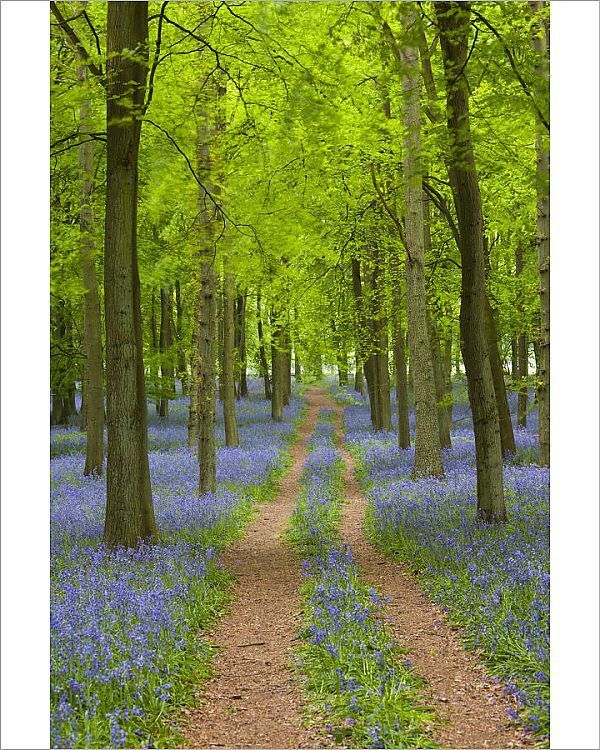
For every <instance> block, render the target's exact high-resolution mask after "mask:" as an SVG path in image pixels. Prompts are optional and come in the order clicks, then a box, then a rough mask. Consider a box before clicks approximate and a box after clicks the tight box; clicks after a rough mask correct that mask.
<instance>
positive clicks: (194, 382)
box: [187, 281, 201, 451]
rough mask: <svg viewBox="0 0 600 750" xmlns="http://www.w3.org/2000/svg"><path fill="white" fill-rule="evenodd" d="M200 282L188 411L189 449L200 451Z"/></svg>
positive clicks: (195, 306)
mask: <svg viewBox="0 0 600 750" xmlns="http://www.w3.org/2000/svg"><path fill="white" fill-rule="evenodd" d="M199 286H200V284H199V281H198V290H197V291H196V296H195V300H194V319H193V322H192V341H191V350H190V382H189V392H190V405H189V411H188V423H187V427H188V437H187V444H188V448H190V449H192V450H194V449H195V450H196V451H197V450H198V414H199V411H198V398H199V390H198V389H199V387H200V359H199V356H200V355H199V352H200V301H201V300H200V289H199Z"/></svg>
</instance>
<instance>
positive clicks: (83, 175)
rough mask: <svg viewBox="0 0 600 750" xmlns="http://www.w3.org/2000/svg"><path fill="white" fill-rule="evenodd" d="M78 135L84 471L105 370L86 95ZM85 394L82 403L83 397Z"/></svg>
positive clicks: (94, 460)
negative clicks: (82, 293) (83, 363)
mask: <svg viewBox="0 0 600 750" xmlns="http://www.w3.org/2000/svg"><path fill="white" fill-rule="evenodd" d="M87 76H88V69H87V65H86V64H85V62H83V61H81V63H80V65H79V68H78V79H79V81H80V82H82V83H83V82H85V81H86V80H87ZM79 121H80V134H81V135H80V138H81V143H80V144H79V146H78V152H79V171H80V180H81V181H80V192H79V197H80V205H79V231H80V236H81V265H82V274H83V289H84V295H83V348H84V354H85V366H84V377H83V383H82V403H81V412H82V422H84V424H85V429H86V430H87V438H86V445H85V467H84V470H83V473H84V475H86V476H87V475H90V474H102V468H103V466H102V464H103V462H104V382H103V381H104V374H103V369H102V328H101V326H102V322H101V318H100V295H99V293H98V277H97V275H96V248H95V244H94V214H93V208H92V189H93V184H92V175H93V168H94V164H93V161H94V151H93V142H92V141H91V140H90V139H89V136H88V133H89V130H90V100H89V99H88V98H87V97H86V98H85V99H83V101H82V102H81V106H80V109H79ZM83 394H85V404H84V401H83Z"/></svg>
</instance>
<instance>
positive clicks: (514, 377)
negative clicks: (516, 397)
mask: <svg viewBox="0 0 600 750" xmlns="http://www.w3.org/2000/svg"><path fill="white" fill-rule="evenodd" d="M518 347H519V344H518V341H517V338H515V337H514V336H513V337H512V338H511V340H510V379H511V381H512V387H513V388H514V387H515V386H516V385H517V381H518V379H519V354H518Z"/></svg>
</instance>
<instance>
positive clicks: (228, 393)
mask: <svg viewBox="0 0 600 750" xmlns="http://www.w3.org/2000/svg"><path fill="white" fill-rule="evenodd" d="M234 318H235V287H234V283H233V279H232V277H231V274H230V273H229V272H228V271H227V270H225V272H224V273H223V419H224V422H225V445H227V446H237V445H239V438H238V429H237V422H236V420H235V372H234V338H235V334H234V328H235V320H234Z"/></svg>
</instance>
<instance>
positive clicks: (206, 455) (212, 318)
mask: <svg viewBox="0 0 600 750" xmlns="http://www.w3.org/2000/svg"><path fill="white" fill-rule="evenodd" d="M224 95H225V89H224V88H222V87H221V86H220V85H219V84H218V82H217V81H216V79H215V78H214V76H213V77H212V79H211V81H210V82H209V84H207V85H205V86H204V89H203V97H202V99H199V101H198V109H197V111H196V121H197V123H198V125H197V128H198V129H197V141H196V156H197V163H198V167H197V170H198V174H201V175H203V178H204V179H203V185H204V186H205V187H203V186H202V185H200V186H199V195H198V198H199V206H200V214H201V223H200V227H201V236H200V245H199V252H198V263H199V266H200V289H199V295H200V296H199V301H198V304H197V310H198V340H197V346H198V352H197V357H198V359H197V378H198V380H197V383H198V385H197V389H198V395H197V404H196V407H197V424H198V464H199V467H200V471H199V481H198V489H199V492H200V494H204V493H206V492H215V491H216V489H217V454H216V450H217V444H216V436H215V410H216V390H217V389H216V378H217V362H216V358H217V348H218V347H217V277H216V273H215V269H214V257H215V240H216V236H217V228H218V226H219V224H220V222H221V215H220V209H219V208H218V207H217V206H216V205H215V204H214V203H213V202H212V201H215V200H217V199H218V197H219V194H220V188H219V185H220V182H219V180H218V178H217V177H218V173H217V165H216V163H215V154H216V153H218V140H219V136H220V134H221V133H222V131H223V111H222V99H223V96H224Z"/></svg>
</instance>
